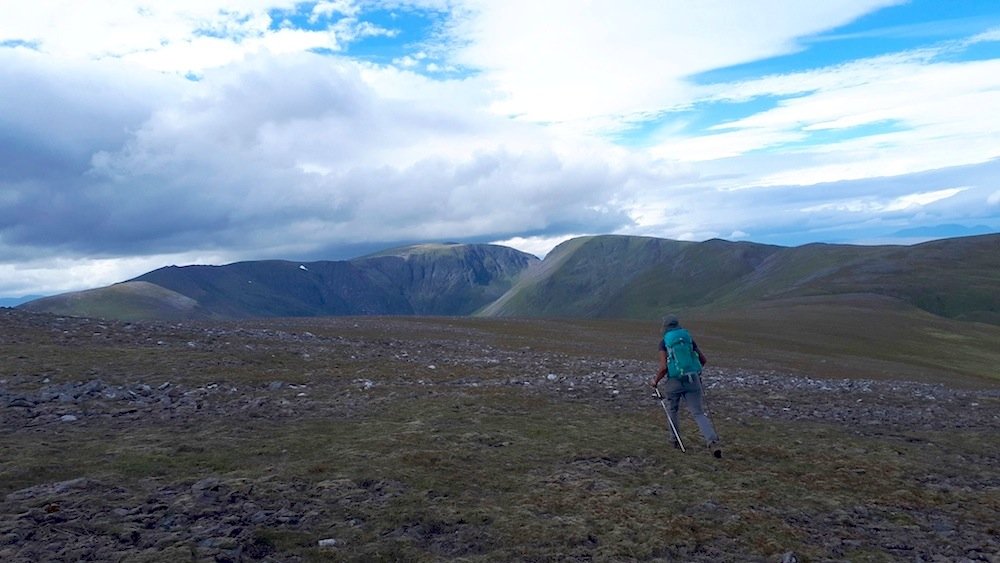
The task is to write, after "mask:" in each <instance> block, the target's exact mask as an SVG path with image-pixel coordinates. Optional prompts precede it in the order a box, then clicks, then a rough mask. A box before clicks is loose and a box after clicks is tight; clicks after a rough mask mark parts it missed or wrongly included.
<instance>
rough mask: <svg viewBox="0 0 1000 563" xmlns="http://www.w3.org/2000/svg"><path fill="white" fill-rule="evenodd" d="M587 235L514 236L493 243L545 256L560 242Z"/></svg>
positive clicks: (540, 256)
mask: <svg viewBox="0 0 1000 563" xmlns="http://www.w3.org/2000/svg"><path fill="white" fill-rule="evenodd" d="M582 236H587V235H586V234H563V235H559V236H555V237H545V236H537V237H513V238H509V239H506V240H498V241H494V242H492V243H491V244H499V245H502V246H509V247H511V248H516V249H517V250H520V251H521V252H527V253H528V254H534V255H535V256H537V257H539V258H545V256H546V255H547V254H548V253H549V252H551V251H552V249H553V248H555V247H557V246H559V245H560V244H562V243H564V242H566V241H568V240H570V239H573V238H577V237H582Z"/></svg>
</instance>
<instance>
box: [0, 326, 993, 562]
mask: <svg viewBox="0 0 1000 563" xmlns="http://www.w3.org/2000/svg"><path fill="white" fill-rule="evenodd" d="M415 327H419V331H416V329H415ZM504 330H508V329H504ZM501 332H502V331H501ZM515 332H516V331H515ZM498 334H500V333H498V332H492V331H491V330H490V329H489V328H488V327H484V326H482V325H478V324H470V323H463V322H458V321H455V322H453V323H449V322H446V321H434V322H426V323H424V324H421V323H420V322H419V321H417V320H413V321H405V322H401V321H398V320H395V319H385V318H381V319H380V318H365V319H325V320H310V321H275V322H271V323H268V322H255V323H242V324H240V323H228V324H211V323H202V324H184V323H121V322H104V321H96V320H89V319H77V318H65V317H52V316H46V315H31V314H25V313H20V312H17V311H14V310H9V309H0V349H2V351H3V353H4V354H5V356H6V357H5V358H4V361H3V367H2V368H0V435H2V436H3V442H4V445H3V446H2V453H3V455H4V457H5V459H4V460H3V462H2V466H0V468H2V472H0V495H2V496H0V498H2V499H3V500H2V502H0V560H3V561H177V560H199V561H202V560H203V561H286V560H288V561H293V560H302V559H324V558H326V559H330V560H338V559H350V558H352V557H358V558H364V557H363V552H362V551H356V550H354V548H356V547H357V542H358V538H365V537H367V538H370V537H371V536H370V535H368V536H366V535H364V534H365V533H370V532H364V531H363V529H364V528H365V526H366V518H368V519H370V518H371V515H372V514H375V513H379V511H382V512H384V511H391V510H394V508H393V507H394V506H397V504H395V503H397V502H399V500H400V499H401V498H403V497H404V496H405V495H406V494H407V491H410V490H411V489H412V488H413V487H414V485H413V484H412V483H407V482H405V481H402V480H396V479H390V478H386V477H385V476H380V475H378V474H377V472H376V473H375V474H374V476H373V477H371V478H361V477H354V478H351V477H344V476H343V475H333V476H332V477H333V478H327V477H331V476H329V475H325V474H323V472H322V470H317V469H315V468H310V469H308V470H307V472H306V473H307V474H308V473H310V472H311V473H312V475H311V476H308V478H304V479H299V478H293V477H292V476H291V473H286V472H282V471H281V470H280V467H282V466H280V464H279V463H278V462H276V461H273V460H270V458H269V461H267V462H266V463H264V462H262V463H261V465H260V466H259V468H261V469H260V470H259V471H257V470H247V469H245V468H243V467H242V466H238V464H237V465H235V466H234V465H232V464H231V462H222V463H221V465H219V466H215V467H213V466H212V465H211V464H210V463H209V464H207V465H205V466H202V467H198V468H197V470H190V471H188V470H186V468H180V467H175V466H174V465H171V464H170V461H169V456H167V457H166V458H156V457H151V458H143V459H147V460H149V459H152V460H154V462H155V460H157V459H159V460H161V461H160V462H159V463H161V464H164V465H166V466H168V469H162V468H156V469H154V470H148V469H145V468H142V467H139V468H135V467H132V466H127V467H126V466H123V465H116V463H117V462H115V461H114V460H112V459H110V458H112V457H114V456H117V455H120V454H121V452H123V451H126V450H125V449H124V448H126V447H130V446H126V445H124V444H125V443H126V442H129V440H132V441H135V440H139V439H140V437H141V436H143V435H144V433H148V434H149V435H156V436H158V437H159V438H158V439H159V440H161V442H164V443H166V442H169V441H170V440H171V438H169V436H198V435H201V434H199V432H200V431H202V430H203V429H206V428H222V427H223V426H225V428H226V429H227V430H226V432H236V430H234V429H235V428H239V427H242V428H256V427H259V426H261V425H267V426H268V427H269V428H273V427H280V426H281V425H283V424H292V423H294V424H300V423H302V421H303V420H308V421H322V420H352V419H355V418H357V417H365V416H371V415H372V414H373V413H378V412H382V410H384V409H387V408H391V406H392V405H395V404H399V403H400V401H408V400H411V399H413V398H414V397H418V398H419V397H431V398H437V397H457V396H463V397H465V396H470V395H468V393H471V392H475V393H478V394H488V393H494V392H507V391H516V392H517V393H518V394H520V395H528V396H537V397H541V398H544V399H545V400H547V401H552V402H555V403H560V404H561V403H567V404H570V405H577V404H580V405H587V407H588V408H591V407H592V408H596V409H600V410H601V412H604V413H612V414H609V415H608V416H615V415H614V414H613V413H628V412H632V411H637V410H643V411H653V412H655V411H656V410H657V409H659V406H658V404H657V403H656V402H655V401H654V400H653V399H652V398H651V397H650V391H649V389H648V388H647V387H644V385H643V382H644V381H645V380H647V379H648V378H649V377H650V376H651V375H652V373H653V371H654V369H655V365H654V364H653V362H652V361H651V359H646V360H643V359H639V358H638V357H627V356H629V355H628V354H626V355H625V356H626V357H614V354H606V353H593V354H590V353H573V352H572V351H570V352H565V351H559V350H557V349H556V348H554V347H551V346H547V345H546V344H545V342H539V341H532V339H531V338H528V337H524V338H521V337H518V338H508V337H504V336H503V335H502V334H500V336H498ZM706 384H707V389H706V395H707V400H708V403H709V407H710V410H711V411H712V412H713V413H719V414H718V415H716V416H717V417H718V418H717V421H718V424H719V426H720V429H722V430H723V434H725V429H727V428H728V429H730V432H739V431H738V430H736V429H740V428H743V427H747V428H750V429H751V430H752V429H765V430H766V429H767V428H768V427H769V426H768V425H772V426H771V427H773V428H778V429H779V430H778V431H779V432H780V439H783V440H790V441H796V440H798V446H797V447H801V448H809V447H812V445H810V444H804V445H803V444H802V440H809V439H810V437H809V436H812V435H813V434H809V435H803V436H802V437H800V438H797V437H796V434H795V432H794V431H793V430H791V429H793V428H795V425H796V424H805V425H810V427H811V428H813V427H817V425H819V427H822V428H827V427H829V428H836V431H837V432H843V433H844V434H845V435H847V436H856V437H857V439H858V440H859V441H861V442H859V443H870V442H869V441H870V440H876V441H878V443H880V444H888V446H887V447H894V448H897V449H898V450H899V452H903V451H905V452H907V453H908V452H911V451H918V450H915V448H922V450H919V451H925V452H927V455H928V456H929V457H930V458H933V457H934V456H937V455H940V456H947V457H948V459H949V461H948V463H947V468H946V469H944V470H942V471H940V472H935V471H933V468H931V469H929V470H926V467H925V466H920V467H919V469H914V470H913V471H911V472H910V473H908V474H907V478H908V479H910V481H907V482H908V483H910V485H912V486H913V487H914V488H919V489H921V490H922V491H929V492H924V493H921V494H922V495H930V494H931V493H933V495H936V496H934V497H933V498H935V499H942V498H943V499H947V498H948V496H949V495H955V496H956V498H958V499H966V498H970V495H973V494H975V498H978V499H980V500H981V503H982V504H981V505H980V506H979V507H978V508H976V510H973V511H971V512H968V513H966V512H965V508H963V507H961V506H958V504H960V503H959V502H958V501H955V502H954V503H948V502H944V501H943V504H942V505H941V506H939V507H928V506H926V505H924V504H920V503H918V502H916V501H912V502H911V504H912V505H913V506H914V507H915V508H913V510H911V511H909V512H907V513H906V518H896V517H895V516H893V515H891V514H888V512H887V509H886V508H885V506H884V505H881V506H877V505H876V506H865V505H863V504H855V505H839V506H832V507H830V510H829V511H828V512H822V511H820V512H817V513H810V514H797V515H796V514H795V513H792V514H790V515H784V516H782V518H783V519H784V520H785V521H786V522H792V524H794V521H795V519H796V518H801V519H803V520H804V521H805V520H807V522H805V523H804V524H803V527H802V529H807V530H808V532H805V533H804V534H805V535H804V537H806V538H807V539H808V541H809V542H812V545H813V546H814V548H815V549H814V550H813V551H811V556H810V554H809V553H805V554H804V553H803V551H804V550H803V549H802V548H801V547H800V548H799V549H797V550H796V549H790V550H788V551H787V552H785V550H779V551H780V552H781V553H778V554H777V555H775V554H774V553H762V552H754V551H753V550H754V548H753V547H752V546H749V545H742V544H739V543H737V544H734V545H726V544H723V543H718V542H716V543H717V544H718V545H715V544H713V543H712V542H708V547H705V546H704V545H703V546H701V547H697V548H695V547H691V548H690V551H687V552H684V551H672V552H671V551H667V552H661V553H660V554H659V555H657V554H656V553H655V552H650V553H646V554H644V555H641V556H637V557H636V558H637V559H657V558H665V559H669V558H671V557H670V556H671V555H675V556H676V555H684V554H686V555H687V558H689V559H694V560H711V559H712V558H713V557H717V556H722V557H723V558H727V557H730V556H735V555H736V554H739V553H740V552H741V550H743V554H744V555H745V556H746V559H747V560H781V558H782V557H783V558H785V559H788V560H791V559H794V558H798V559H800V560H808V559H810V558H811V559H817V560H850V559H851V558H852V557H851V555H850V554H851V553H854V552H856V553H860V551H857V550H860V549H862V548H864V549H870V551H864V553H868V554H869V555H866V556H865V557H866V558H868V559H870V560H906V561H961V560H967V561H1000V540H998V539H997V536H996V535H995V534H996V533H997V531H998V528H997V524H996V521H998V520H1000V514H997V513H996V510H997V507H998V506H1000V492H998V491H1000V452H998V448H997V447H996V444H997V442H996V441H993V442H992V443H990V440H991V439H995V438H997V437H998V436H1000V409H998V406H1000V389H998V388H997V387H995V386H993V387H990V386H986V387H985V388H982V389H958V388H952V387H948V386H944V385H932V384H925V383H913V382H905V381H891V380H884V381H872V380H860V379H839V380H829V379H815V378H810V377H808V376H806V375H803V374H792V373H781V372H777V371H773V370H772V371H760V370H754V369H749V368H737V367H730V366H713V367H711V368H710V369H708V370H707V373H706ZM474 396H480V395H474ZM482 396H486V395H482ZM435 400H436V399H435ZM775 425H776V426H775ZM749 431H750V430H748V432H749ZM501 434H502V433H501ZM949 435H953V436H959V437H960V438H961V440H963V441H964V442H963V444H965V445H964V446H963V447H962V448H960V449H948V448H950V447H951V446H946V445H942V440H944V439H946V437H947V436H949ZM498 436H499V437H498ZM725 437H726V436H724V438H725ZM476 439H477V440H479V442H484V440H485V441H487V442H488V441H490V440H493V441H494V442H495V443H489V444H485V445H482V447H484V448H487V447H488V448H494V449H496V448H501V447H503V446H504V445H505V444H504V438H503V435H498V434H496V433H495V434H494V435H492V437H490V436H488V435H486V436H485V437H484V436H478V437H477V438H476ZM689 440H692V441H694V440H695V437H694V436H693V434H691V435H689ZM983 440H985V442H984V441H983ZM116 441H117V442H120V443H121V444H123V445H121V447H120V448H117V446H116V447H112V446H111V445H109V444H112V443H115V442H116ZM737 442H738V440H737ZM129 443H133V442H129ZM169 443H171V445H172V447H173V450H171V451H173V452H174V453H175V455H177V456H179V457H178V459H180V458H183V459H187V458H186V457H184V456H191V459H198V460H202V459H208V456H209V454H210V453H211V452H208V451H205V450H206V448H207V449H211V448H212V447H213V446H212V445H211V443H208V442H206V443H203V444H199V443H198V441H197V440H193V441H192V440H187V439H181V438H176V439H175V441H174V442H169ZM67 444H70V445H71V447H67V446H66V445H67ZM970 444H971V445H970ZM897 445H898V446H897ZM84 446H86V448H84ZM135 447H139V448H141V447H143V446H142V445H141V443H140V445H139V446H135ZM774 447H780V444H777V445H774ZM793 447H795V446H793ZM844 447H845V448H848V446H844ZM87 448H92V449H87ZM116 448H117V449H116ZM199 448H200V449H199ZM67 449H72V451H74V452H75V453H74V454H73V456H72V458H63V457H61V456H62V455H63V453H62V452H64V451H66V450H67ZM279 453H280V452H279ZM267 455H270V454H267ZM275 455H278V454H275ZM657 455H659V454H657ZM899 455H903V453H899ZM22 456H23V457H22ZM46 456H49V457H48V458H46ZM88 456H89V457H88ZM739 456H740V454H739V453H738V450H737V449H734V450H733V451H731V452H728V451H727V458H726V459H727V460H728V459H730V458H737V461H734V462H731V463H738V462H739V459H738V458H739ZM275 459H277V458H275ZM630 459H631V460H629V459H625V458H614V457H608V458H607V459H605V461H604V462H602V464H603V465H606V466H607V465H610V466H613V467H611V470H613V471H623V472H624V471H636V472H638V471H641V470H642V469H636V468H628V467H622V464H625V465H628V464H630V463H631V464H639V465H642V464H643V463H648V461H643V460H642V459H639V458H630ZM74 460H79V461H74ZM748 462H749V461H748ZM75 463H78V464H79V465H78V466H76V467H74V464H75ZM227 463H229V465H227ZM269 464H270V465H269ZM599 465H601V464H599ZM254 467H255V468H257V467H258V466H254ZM274 467H279V470H274ZM953 467H959V468H961V467H968V468H969V469H968V470H962V469H953ZM234 468H236V469H237V470H232V469H234ZM843 469H844V468H842V467H841V468H838V471H839V470H843ZM599 470H600V471H603V470H604V468H597V469H593V471H599ZM853 471H855V472H858V471H860V472H861V473H857V475H856V476H855V477H853V478H862V479H866V478H867V477H870V478H871V479H876V480H877V479H879V478H880V477H879V476H875V475H870V476H864V473H865V471H866V469H855V470H853ZM858 476H860V477H858ZM570 478H572V477H570ZM918 480H919V482H917V481H918ZM553 482H554V481H552V480H551V479H550V480H549V483H553ZM893 486H898V483H897V484H895V485H893ZM648 488H649V487H646V489H648ZM643 490H645V489H643ZM649 494H655V491H654V492H653V493H649ZM906 494H907V493H905V492H900V493H899V495H900V496H906ZM921 498H923V497H921ZM927 498H930V497H927ZM761 502H763V501H761ZM918 504H919V509H918V508H916V507H917V505H918ZM901 505H904V506H905V503H902V504H901ZM359 506H363V507H364V510H363V511H362V512H363V514H361V512H359V515H357V516H352V511H357V507H359ZM748 506H749V505H748ZM699 507H700V508H699V509H698V510H696V512H700V513H701V514H702V515H705V514H707V518H708V519H709V520H711V519H713V518H714V519H719V520H720V522H721V521H723V520H725V519H726V518H728V517H729V516H727V515H726V514H723V512H725V510H726V508H725V506H724V505H723V503H720V502H715V503H714V504H713V502H712V501H709V503H708V504H707V505H704V506H702V505H699ZM740 510H741V511H742V512H740V514H742V515H743V516H744V517H745V515H746V513H747V512H746V511H747V510H750V509H749V508H741V509H740ZM990 514H992V515H993V516H994V518H993V523H992V524H990V523H989V515H990ZM365 515H367V516H365ZM331 518H336V519H337V523H336V525H331V524H330V521H331ZM792 524H789V525H792ZM439 526H442V525H441V524H439ZM445 527H446V528H447V526H445ZM324 530H329V532H330V533H331V534H336V535H329V536H328V535H326V534H324V532H323V531H324ZM844 530H850V531H851V533H850V534H849V537H845V536H846V535H847V534H845V531H844ZM391 533H395V534H397V535H398V536H399V537H395V538H393V539H394V540H395V541H404V540H405V541H407V542H411V543H413V544H415V545H420V546H422V547H421V549H422V550H423V551H422V553H425V554H426V555H427V557H428V558H431V559H437V558H441V559H447V558H452V557H465V558H476V557H480V558H483V559H490V557H491V556H490V553H491V551H490V549H489V546H490V545H491V542H493V541H495V538H494V537H493V536H492V535H491V532H490V531H489V530H488V529H487V528H485V527H483V526H471V525H468V524H464V525H462V526H460V527H453V528H447V529H445V530H436V531H435V530H433V529H431V530H428V529H425V528H419V527H417V526H411V527H409V528H407V527H406V526H397V527H396V528H394V532H388V533H385V534H384V535H389V534H391ZM289 537H291V538H293V539H294V541H293V542H292V543H295V542H298V544H300V545H305V544H309V545H311V546H312V549H310V550H303V549H300V550H295V549H291V550H289V549H288V548H287V545H288V538H289ZM352 538H353V540H352ZM447 538H450V539H447ZM491 538H493V539H491ZM352 541H353V542H354V543H352ZM477 546H478V547H477ZM699 550H700V551H699ZM713 550H714V551H713ZM852 550H854V551H852ZM764 551H767V550H764ZM770 551H772V552H773V551H774V550H773V549H770ZM805 551H808V550H805ZM795 552H797V554H796V553H795ZM493 553H495V555H494V556H495V557H497V558H501V555H499V554H500V553H504V554H506V555H503V556H502V557H507V556H510V555H511V553H512V552H510V551H506V552H501V551H494V552H493ZM515 553H516V552H515ZM564 555H565V557H566V559H573V560H591V559H592V558H593V559H601V557H591V556H589V555H587V552H586V549H584V548H581V547H580V545H576V546H575V547H574V550H573V551H569V552H567V553H565V554H564ZM779 556H780V557H779ZM549 558H551V559H559V558H560V557H558V556H555V555H550V556H549ZM772 558H773V559H772ZM526 559H531V557H530V556H527V557H526Z"/></svg>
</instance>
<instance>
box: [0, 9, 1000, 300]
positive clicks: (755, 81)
mask: <svg viewBox="0 0 1000 563" xmlns="http://www.w3.org/2000/svg"><path fill="white" fill-rule="evenodd" d="M581 6H582V7H581ZM998 132H1000V5H998V4H997V3H996V2H988V1H974V0H962V1H955V2H940V1H930V0H916V1H910V2H905V1H898V0H836V1H830V2H823V3H807V2H796V1H792V0H756V1H742V0H729V1H718V2H689V1H686V0H630V1H624V0H622V1H594V2H588V3H586V4H585V5H581V4H580V3H578V2H575V1H569V0H550V1H547V2H537V1H528V0H508V1H505V2H495V1H487V0H392V1H386V2H380V1H367V0H365V1H360V0H333V1H318V2H296V1H295V0H176V1H173V2H170V3H162V2H148V1H137V2H128V1H111V0H98V1H94V2H87V3H65V2H58V1H54V0H52V1H50V0H38V1H34V2H14V3H7V4H5V6H4V17H3V18H0V297H17V296H20V295H28V294H51V293H57V292H62V291H71V290H77V289H84V288H90V287H97V286H102V285H107V284H110V283H113V282H116V281H121V280H125V279H129V278H131V277H134V276H137V275H140V274H142V273H144V272H146V271H148V270H151V269H154V268H157V267H160V266H163V265H168V264H192V263H209V264H222V263H228V262H233V261H237V260H253V259H269V258H284V259H292V260H320V259H343V258H349V257H351V256H355V255H359V254H362V253H365V252H368V251H372V250H376V249H381V248H385V247H387V246H393V245H397V244H406V243H411V242H418V241H440V240H449V241H454V240H459V241H468V242H496V243H501V244H508V245H511V246H514V247H517V248H520V249H523V250H526V251H529V252H532V253H535V254H537V255H540V256H541V255H544V254H545V253H546V252H548V251H549V250H550V249H551V248H552V247H553V246H554V245H555V244H558V243H559V242H561V241H563V240H566V239H567V238H570V237H573V236H580V235H588V234H601V233H619V234H632V235H646V236H656V237H664V238H674V239H684V240H706V239H709V238H713V237H721V238H726V239H730V240H750V241H757V242H766V243H772V244H782V245H798V244H804V243H809V242H839V243H852V244H912V243H918V242H921V241H925V240H929V239H933V238H937V237H945V236H961V235H967V234H977V233H986V232H997V231H1000V182H998V180H997V179H998V178H1000V133H998Z"/></svg>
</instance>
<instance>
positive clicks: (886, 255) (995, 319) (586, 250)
mask: <svg viewBox="0 0 1000 563" xmlns="http://www.w3.org/2000/svg"><path fill="white" fill-rule="evenodd" d="M855 294H867V295H877V296H883V297H888V298H892V299H897V300H899V301H901V302H903V303H906V304H908V305H910V306H913V307H916V308H919V309H922V310H924V311H928V312H930V313H934V314H936V315H941V316H944V317H948V318H954V319H961V320H976V321H982V322H989V323H993V324H1000V235H985V236H978V237H967V238H959V239H949V240H943V241H935V242H932V243H926V244H921V245H915V246H852V245H827V244H813V245H805V246H800V247H794V248H785V247H778V246H769V245H761V244H755V243H748V242H728V241H723V240H710V241H706V242H701V243H690V242H678V241H669V240H663V239H651V238H645V237H622V236H599V237H587V238H582V239H577V240H574V241H570V242H567V243H565V244H563V245H561V246H560V247H558V248H556V249H555V250H554V251H553V253H552V254H551V255H550V256H549V257H546V259H545V261H544V262H543V264H542V265H541V267H540V268H537V269H535V270H534V271H533V272H530V273H529V274H528V275H526V276H525V277H524V278H523V279H522V280H521V282H520V283H518V284H517V285H515V286H514V287H513V288H512V289H511V290H510V292H509V293H508V294H507V295H504V296H503V297H501V298H500V299H499V300H497V301H496V302H495V303H493V304H492V305H491V306H490V307H487V308H485V309H483V310H482V311H481V314H482V315H485V316H513V317H546V316H552V317H603V318H654V317H657V316H659V315H661V314H662V313H663V312H664V311H666V310H708V311H711V310H726V309H733V308H744V307H749V306H753V305H755V304H760V303H766V302H770V301H774V300H784V299H789V298H798V297H823V296H827V297H831V296H839V295H855Z"/></svg>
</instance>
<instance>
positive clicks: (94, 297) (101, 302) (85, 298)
mask: <svg viewBox="0 0 1000 563" xmlns="http://www.w3.org/2000/svg"><path fill="white" fill-rule="evenodd" d="M18 308H19V309H24V310H26V311H35V312H56V313H58V314H61V315H71V316H77V317H94V318H108V319H120V320H126V321H134V320H139V319H163V320H188V319H201V318H208V317H210V316H211V314H210V313H209V312H208V311H206V310H205V309H204V308H203V307H201V306H200V305H199V304H198V302H197V301H195V300H194V299H191V298H190V297H187V296H185V295H182V294H180V293H177V292H175V291H171V290H169V289H165V288H163V287H160V286H158V285H156V284H152V283H149V282H144V281H131V282H124V283H117V284H114V285H111V286H108V287H104V288H98V289H88V290H85V291H75V292H72V293H64V294H62V295H54V296H52V297H45V298H42V299H36V300H34V301H30V302H28V303H25V304H23V305H20V306H19V307H18Z"/></svg>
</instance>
